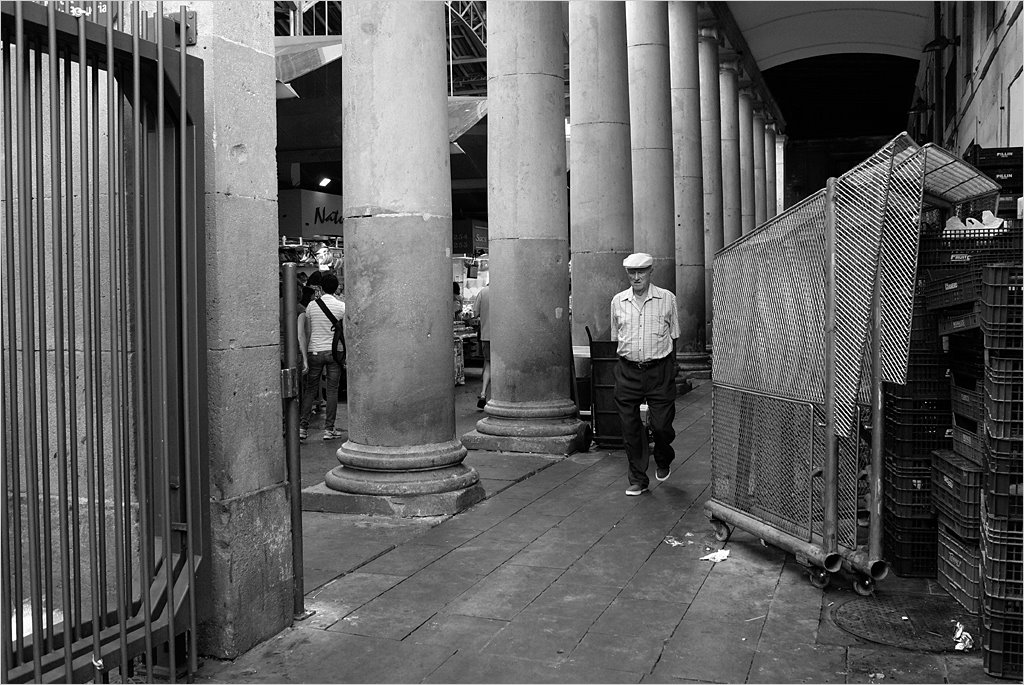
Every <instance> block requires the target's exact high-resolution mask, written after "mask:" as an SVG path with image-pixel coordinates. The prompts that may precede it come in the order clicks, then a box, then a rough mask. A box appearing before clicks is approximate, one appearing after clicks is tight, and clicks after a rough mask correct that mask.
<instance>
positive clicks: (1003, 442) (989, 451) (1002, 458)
mask: <svg viewBox="0 0 1024 685" xmlns="http://www.w3.org/2000/svg"><path fill="white" fill-rule="evenodd" d="M985 433H986V436H985V449H984V456H985V462H984V463H985V468H987V469H988V470H989V471H990V472H992V473H1006V474H1012V475H1017V476H1019V475H1021V474H1022V473H1024V449H1022V441H1021V440H1020V439H1017V438H997V437H995V436H993V435H992V434H991V433H989V432H988V427H987V426H986V428H985Z"/></svg>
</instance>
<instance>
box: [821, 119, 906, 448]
mask: <svg viewBox="0 0 1024 685" xmlns="http://www.w3.org/2000/svg"><path fill="white" fill-rule="evenodd" d="M909 142H910V141H909V139H908V138H906V137H900V138H897V139H895V140H893V141H891V142H890V143H889V144H887V145H886V146H885V147H883V148H882V149H881V150H879V151H878V152H876V153H875V154H873V155H872V156H871V157H869V158H868V159H866V160H865V161H864V162H861V163H860V164H858V165H857V166H856V167H854V168H853V169H851V170H850V171H848V172H847V173H845V174H843V175H842V176H840V177H839V178H838V179H837V180H836V183H835V222H836V254H835V265H836V267H835V274H836V276H835V293H836V296H835V301H836V323H835V336H836V337H835V343H836V346H835V349H836V378H835V390H834V401H835V431H836V434H837V435H849V434H850V432H851V431H852V430H853V427H854V411H855V406H856V399H857V394H858V392H857V391H858V388H859V387H860V384H861V383H860V380H861V375H862V373H861V372H862V368H863V367H862V365H863V357H864V354H865V352H866V351H867V346H866V343H867V333H868V324H869V320H870V316H871V299H872V292H873V290H874V281H875V278H876V274H877V273H878V264H879V250H880V246H881V242H882V229H883V226H884V224H885V219H886V215H887V209H888V207H889V205H890V204H896V203H897V201H899V200H904V201H906V200H907V198H904V197H901V196H897V195H890V192H889V191H890V187H889V186H890V183H889V180H890V177H891V173H890V172H891V171H892V168H893V158H894V154H895V153H896V151H897V150H900V151H902V150H904V149H905V148H906V146H907V145H908V144H909ZM913 209H914V210H915V211H916V210H919V209H920V202H919V201H918V202H916V203H915V204H914V206H913ZM915 253H916V250H915ZM911 279H913V275H912V274H911ZM911 294H912V293H911ZM908 344H909V340H908Z"/></svg>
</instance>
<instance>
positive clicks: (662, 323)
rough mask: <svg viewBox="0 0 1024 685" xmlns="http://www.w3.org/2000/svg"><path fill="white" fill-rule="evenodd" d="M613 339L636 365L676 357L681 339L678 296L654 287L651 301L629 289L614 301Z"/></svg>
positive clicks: (648, 295) (650, 294) (612, 314)
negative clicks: (671, 356) (639, 296)
mask: <svg viewBox="0 0 1024 685" xmlns="http://www.w3.org/2000/svg"><path fill="white" fill-rule="evenodd" d="M611 325H612V326H611V327H612V331H611V334H612V340H617V341H618V343H619V344H618V353H619V356H620V357H625V358H626V359H629V360H630V361H634V362H648V361H652V360H654V359H661V358H662V357H666V356H668V355H670V354H672V352H673V350H674V347H673V341H674V340H675V339H676V338H678V337H679V315H678V314H677V312H676V296H675V295H674V294H672V291H671V290H666V289H665V288H659V287H658V286H656V285H653V284H652V285H650V286H649V287H648V290H647V298H646V299H645V300H643V301H640V300H638V299H637V298H636V297H635V296H634V295H633V289H632V288H627V289H626V290H623V291H622V292H621V293H618V294H617V295H616V296H615V297H613V298H612V304H611Z"/></svg>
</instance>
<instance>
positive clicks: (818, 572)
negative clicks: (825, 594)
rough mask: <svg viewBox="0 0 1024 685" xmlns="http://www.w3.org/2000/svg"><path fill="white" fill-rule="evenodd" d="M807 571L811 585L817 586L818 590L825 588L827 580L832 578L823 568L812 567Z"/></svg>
mask: <svg viewBox="0 0 1024 685" xmlns="http://www.w3.org/2000/svg"><path fill="white" fill-rule="evenodd" d="M809 573H810V576H809V577H810V581H811V585H813V586H814V587H816V588H818V589H819V590H824V589H825V588H827V587H828V584H829V581H831V580H832V574H831V573H829V572H828V571H826V570H825V569H823V568H812V569H810V571H809Z"/></svg>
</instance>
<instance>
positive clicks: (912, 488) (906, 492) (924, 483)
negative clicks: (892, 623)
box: [882, 464, 932, 517]
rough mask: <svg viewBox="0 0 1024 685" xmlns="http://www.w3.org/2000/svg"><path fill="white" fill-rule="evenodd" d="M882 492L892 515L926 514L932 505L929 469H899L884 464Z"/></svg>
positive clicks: (930, 473)
mask: <svg viewBox="0 0 1024 685" xmlns="http://www.w3.org/2000/svg"><path fill="white" fill-rule="evenodd" d="M882 492H883V494H884V496H885V504H886V509H888V511H890V512H891V513H892V514H893V515H895V516H899V517H903V516H911V517H913V516H927V515H928V514H929V513H930V511H931V507H932V472H931V469H900V468H897V467H895V466H892V465H891V464H886V465H885V475H884V478H883V479H882Z"/></svg>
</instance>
